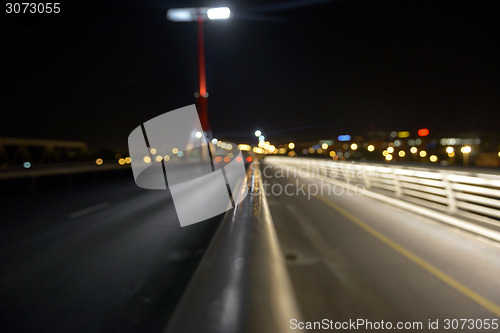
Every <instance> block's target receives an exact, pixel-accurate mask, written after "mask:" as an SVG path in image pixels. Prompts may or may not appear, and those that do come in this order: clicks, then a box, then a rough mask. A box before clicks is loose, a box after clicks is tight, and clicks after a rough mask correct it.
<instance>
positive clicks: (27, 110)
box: [0, 0, 500, 149]
mask: <svg viewBox="0 0 500 333" xmlns="http://www.w3.org/2000/svg"><path fill="white" fill-rule="evenodd" d="M196 5H204V6H212V5H227V6H229V7H231V9H232V11H233V14H234V16H233V18H232V19H231V20H229V21H224V22H207V23H206V24H205V37H206V63H207V86H208V92H209V94H210V98H209V115H210V121H211V123H212V130H213V133H214V136H216V137H218V138H222V139H232V140H234V141H237V142H239V141H247V142H249V140H250V138H251V137H252V135H253V131H254V130H255V129H261V130H262V131H263V132H264V134H266V137H267V138H269V139H270V140H271V141H273V140H276V141H280V140H281V141H286V140H290V139H293V140H307V139H311V140H312V139H323V138H331V137H334V136H336V135H338V134H341V133H352V134H366V133H367V132H368V131H369V130H373V129H377V130H379V129H380V130H415V129H417V128H420V127H428V128H430V129H431V130H433V131H434V132H439V131H448V132H450V131H457V132H458V131H477V130H489V131H495V132H499V130H498V128H499V124H500V121H499V120H500V117H499V110H500V97H499V96H500V94H499V92H500V65H499V62H500V46H499V36H500V20H499V19H498V11H497V10H496V8H495V7H493V6H492V5H489V4H488V2H480V1H474V2H467V3H466V2H464V3H461V4H458V3H456V2H455V1H415V2H413V1H394V2H393V3H388V2H378V1H356V0H346V1H314V0H312V1H237V2H236V1H234V2H232V3H231V2H228V1H226V2H209V1H204V2H203V1H179V2H174V1H161V0H158V1H153V0H142V1H139V0H138V1H135V2H133V1H121V0H120V1H118V0H116V1H76V0H72V1H65V2H62V4H61V8H62V11H61V13H60V14H55V15H54V14H52V15H47V14H45V15H41V14H16V15H14V14H9V15H7V14H5V10H4V9H2V14H1V18H0V29H1V32H2V33H1V36H2V37H1V38H2V55H3V60H2V73H1V78H2V81H3V88H2V96H1V104H0V107H1V115H2V121H1V122H0V136H10V137H32V138H51V139H65V140H79V141H86V142H88V143H89V144H91V147H93V148H95V149H99V148H104V147H108V148H113V149H124V148H126V145H127V137H128V134H129V133H130V131H131V130H133V129H134V128H135V127H137V126H138V125H139V124H141V123H142V122H144V121H146V120H148V119H150V118H153V117H155V116H157V115H159V114H161V113H163V112H166V111H169V110H172V109H175V108H179V107H182V106H185V105H188V104H192V103H194V97H193V93H194V92H195V91H196V90H197V67H196V61H197V60H196V59H197V58H196V57H197V53H196V52H197V49H196V24H194V23H172V22H169V21H167V20H166V17H165V14H166V11H167V9H169V8H175V7H183V6H196ZM253 140H254V139H253Z"/></svg>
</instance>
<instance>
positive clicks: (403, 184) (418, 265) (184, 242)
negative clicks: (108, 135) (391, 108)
mask: <svg viewBox="0 0 500 333" xmlns="http://www.w3.org/2000/svg"><path fill="white" fill-rule="evenodd" d="M258 160H260V163H259V162H258V161H257V162H254V163H251V164H247V169H248V174H247V177H248V181H247V185H246V186H248V189H249V193H250V194H252V195H248V197H247V198H246V199H245V200H244V201H243V202H242V203H241V204H240V205H238V206H237V207H236V208H235V209H233V210H231V211H229V212H228V213H227V214H225V215H222V216H218V217H216V218H213V219H211V220H207V221H204V222H202V223H197V224H195V225H192V226H189V227H184V228H181V227H180V226H179V223H178V219H177V216H176V212H175V208H174V206H173V202H172V199H171V197H170V195H169V192H168V190H167V191H148V190H143V189H140V188H138V187H137V186H136V185H135V184H134V182H133V179H132V175H131V172H130V169H129V168H126V165H123V166H121V165H119V164H118V163H115V164H116V165H117V166H120V167H123V168H125V169H122V170H127V171H126V174H125V175H124V176H121V177H114V178H112V179H107V178H104V179H100V180H99V181H96V182H90V183H86V184H77V185H73V186H69V187H68V186H66V187H62V188H58V189H52V190H51V189H45V190H39V191H34V192H31V193H17V194H12V193H5V192H3V193H2V205H3V207H2V212H3V215H2V225H1V227H2V233H1V235H2V236H1V237H2V240H1V242H0V244H1V245H0V256H1V258H2V263H3V267H4V269H3V274H2V276H1V277H0V280H1V284H0V285H1V286H2V287H1V290H0V294H1V296H2V303H3V311H2V322H3V323H5V324H4V325H6V327H7V328H9V330H10V331H17V332H21V331H33V330H41V331H45V330H47V331H48V330H50V331H52V332H67V331H68V330H71V331H76V332H79V331H81V332H89V331H103V330H106V331H127V332H143V331H150V332H155V331H157V332H161V331H165V332H201V331H203V332H295V331H300V329H299V328H303V331H305V330H306V328H307V327H309V328H310V330H308V331H315V329H316V330H317V331H319V330H318V329H319V326H318V325H333V326H329V327H333V328H332V329H334V328H335V325H342V324H343V323H349V322H352V321H356V322H358V323H359V325H360V326H359V329H367V327H368V328H369V327H370V326H366V325H372V326H373V325H381V324H380V323H381V321H384V323H385V325H393V326H392V327H410V326H411V327H412V329H415V330H417V329H418V330H420V331H430V330H431V329H430V328H429V325H431V322H432V323H435V322H436V321H438V324H439V325H440V326H439V327H440V328H441V329H443V328H444V326H443V325H445V322H446V320H452V319H460V318H472V319H474V320H475V321H474V323H473V325H478V326H479V325H483V326H481V327H482V328H483V330H484V331H488V330H487V329H485V327H486V326H485V325H489V327H491V325H492V324H493V322H496V319H497V318H499V317H500V293H499V292H498V291H499V290H500V282H499V280H498V276H499V273H500V246H499V245H498V244H499V242H500V209H499V208H500V176H499V175H498V173H497V172H496V171H495V169H492V170H491V171H489V172H487V171H484V170H475V169H473V168H471V169H467V170H462V171H455V170H452V169H447V168H445V167H439V166H420V167H415V166H413V165H403V164H396V165H389V164H377V163H362V162H354V163H353V162H349V161H338V160H337V161H335V160H326V159H318V158H302V157H293V158H292V157H285V156H281V157H280V156H267V157H265V158H263V159H262V158H258ZM94 167H97V166H96V165H94ZM40 177H43V176H40ZM324 319H328V321H327V322H323V320H324ZM486 319H487V321H485V320H486ZM477 320H480V321H477ZM308 325H309V326H308ZM314 325H316V326H314ZM398 325H399V326H398ZM401 325H403V326H401ZM405 325H407V326H405ZM419 325H421V328H419V327H420V326H419ZM432 325H434V324H432ZM450 325H451V324H450ZM384 327H385V328H386V329H387V326H384ZM475 331H481V329H479V327H476V330H475ZM489 331H491V329H489Z"/></svg>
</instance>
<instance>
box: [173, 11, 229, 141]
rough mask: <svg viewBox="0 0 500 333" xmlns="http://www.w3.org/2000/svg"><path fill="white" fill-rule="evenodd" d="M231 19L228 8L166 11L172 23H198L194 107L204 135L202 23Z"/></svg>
mask: <svg viewBox="0 0 500 333" xmlns="http://www.w3.org/2000/svg"><path fill="white" fill-rule="evenodd" d="M230 17H231V10H230V9H229V8H228V7H213V8H210V7H193V8H174V9H169V10H168V11H167V19H168V20H169V21H172V22H195V21H196V22H198V77H199V91H198V92H197V93H195V97H196V106H197V108H198V113H199V116H200V121H201V126H202V128H203V130H204V131H205V132H206V133H209V132H210V124H209V122H208V111H207V98H208V93H207V85H206V75H205V42H204V37H203V21H206V20H227V19H229V18H230Z"/></svg>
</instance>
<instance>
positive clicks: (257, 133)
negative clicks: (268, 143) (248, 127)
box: [254, 130, 262, 137]
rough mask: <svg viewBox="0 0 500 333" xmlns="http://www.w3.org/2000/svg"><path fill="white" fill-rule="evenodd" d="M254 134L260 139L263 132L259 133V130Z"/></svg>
mask: <svg viewBox="0 0 500 333" xmlns="http://www.w3.org/2000/svg"><path fill="white" fill-rule="evenodd" d="M254 134H255V136H256V137H259V136H261V135H262V132H261V131H259V130H256V131H255V133H254Z"/></svg>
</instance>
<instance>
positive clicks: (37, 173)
mask: <svg viewBox="0 0 500 333" xmlns="http://www.w3.org/2000/svg"><path fill="white" fill-rule="evenodd" d="M129 168H130V165H118V164H117V163H113V164H105V165H97V164H95V163H86V164H60V165H55V166H49V167H39V168H35V167H33V168H30V169H21V168H17V170H0V180H2V179H18V178H33V177H44V176H57V175H67V174H77V173H86V172H97V171H109V170H123V169H129Z"/></svg>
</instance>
